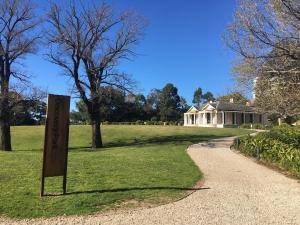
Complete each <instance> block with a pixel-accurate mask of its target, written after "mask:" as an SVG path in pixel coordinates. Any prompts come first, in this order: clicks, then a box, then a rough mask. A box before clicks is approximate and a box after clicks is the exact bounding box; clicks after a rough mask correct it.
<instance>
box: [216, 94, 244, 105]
mask: <svg viewBox="0 0 300 225" xmlns="http://www.w3.org/2000/svg"><path fill="white" fill-rule="evenodd" d="M231 99H232V100H233V102H234V103H237V104H242V105H246V103H247V102H248V99H247V98H246V97H244V96H243V95H242V94H241V93H239V92H232V93H229V94H227V95H222V96H220V97H218V101H221V102H230V100H231Z"/></svg>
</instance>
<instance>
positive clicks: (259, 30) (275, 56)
mask: <svg viewBox="0 0 300 225" xmlns="http://www.w3.org/2000/svg"><path fill="white" fill-rule="evenodd" d="M225 39H226V43H227V44H228V46H229V47H230V48H231V49H233V50H234V51H236V52H238V53H239V55H240V56H241V58H240V59H239V60H238V63H237V64H236V65H235V67H234V70H233V71H234V76H235V80H236V81H237V84H238V85H239V86H241V85H242V86H244V87H245V88H248V89H249V88H254V90H255V97H256V99H255V105H256V106H257V108H258V109H259V110H260V111H262V112H264V113H270V114H273V115H274V114H277V115H278V116H279V117H281V118H282V117H287V116H289V115H293V114H295V112H297V111H298V112H299V110H300V105H299V100H298V99H299V94H298V93H299V91H296V90H299V89H300V83H299V79H298V78H297V77H299V74H300V2H299V1H298V0H264V1H259V0H245V1H241V2H240V4H239V6H238V8H237V11H236V13H235V17H234V21H233V22H232V24H230V26H229V27H228V32H227V34H226V35H225ZM254 81H255V82H254ZM297 106H298V107H297Z"/></svg>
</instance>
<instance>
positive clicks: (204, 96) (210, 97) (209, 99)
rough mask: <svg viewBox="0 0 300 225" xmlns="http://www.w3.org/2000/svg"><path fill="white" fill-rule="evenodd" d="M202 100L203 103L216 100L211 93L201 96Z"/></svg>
mask: <svg viewBox="0 0 300 225" xmlns="http://www.w3.org/2000/svg"><path fill="white" fill-rule="evenodd" d="M202 99H203V100H204V102H205V103H207V102H210V101H215V100H216V99H215V97H214V95H213V93H211V92H210V91H208V92H206V93H205V94H203V96H202Z"/></svg>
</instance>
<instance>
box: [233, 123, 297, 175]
mask: <svg viewBox="0 0 300 225" xmlns="http://www.w3.org/2000/svg"><path fill="white" fill-rule="evenodd" d="M234 147H235V149H237V150H239V151H240V152H242V153H244V154H245V155H249V156H256V147H259V149H260V160H262V161H264V162H268V163H272V164H275V165H277V166H279V167H281V168H283V169H286V170H288V171H291V172H293V173H294V174H296V175H300V129H299V128H297V127H291V126H288V125H283V126H278V127H275V128H273V129H271V130H270V131H269V132H263V133H259V134H258V135H256V136H254V137H251V136H250V135H249V136H244V137H241V138H238V139H236V140H235V141H234Z"/></svg>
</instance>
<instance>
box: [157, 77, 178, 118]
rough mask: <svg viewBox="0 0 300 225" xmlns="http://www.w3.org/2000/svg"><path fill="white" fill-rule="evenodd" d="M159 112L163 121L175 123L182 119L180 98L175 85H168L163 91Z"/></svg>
mask: <svg viewBox="0 0 300 225" xmlns="http://www.w3.org/2000/svg"><path fill="white" fill-rule="evenodd" d="M158 110H159V115H160V119H161V120H162V121H174V120H177V119H178V118H179V117H180V113H179V112H180V96H179V95H178V90H177V88H176V87H174V85H173V84H171V83H168V84H166V86H165V87H164V88H163V89H162V91H161V95H160V99H159V102H158Z"/></svg>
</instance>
